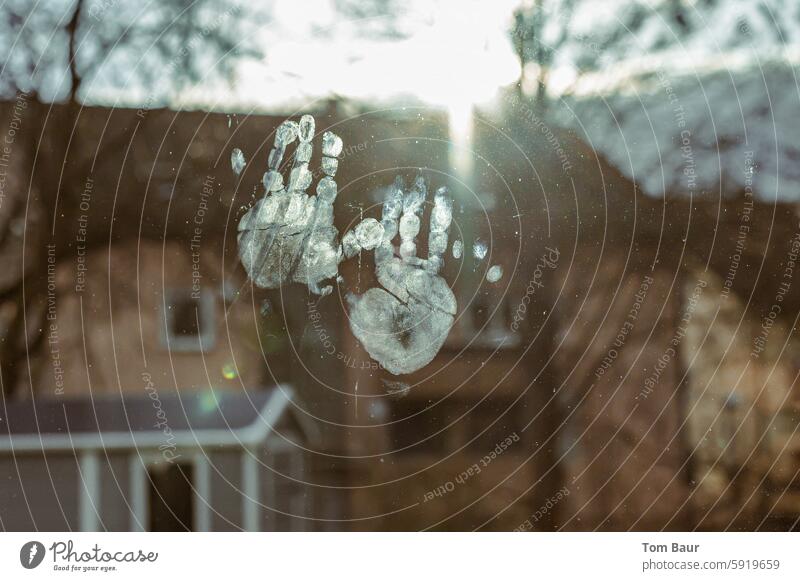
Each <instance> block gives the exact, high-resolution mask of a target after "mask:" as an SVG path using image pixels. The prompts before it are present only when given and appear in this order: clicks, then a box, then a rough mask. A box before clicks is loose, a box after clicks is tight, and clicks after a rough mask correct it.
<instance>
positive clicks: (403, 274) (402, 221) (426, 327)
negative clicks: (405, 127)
mask: <svg viewBox="0 0 800 581" xmlns="http://www.w3.org/2000/svg"><path fill="white" fill-rule="evenodd" d="M403 190H404V187H403V182H402V181H401V180H400V179H399V178H398V180H397V181H396V182H395V185H394V187H393V188H392V189H391V190H390V192H389V193H388V195H387V197H386V200H385V201H384V203H383V217H382V219H381V222H378V221H377V220H374V219H372V218H367V219H366V220H364V221H363V222H361V224H359V225H358V226H357V227H356V228H355V231H351V232H348V233H347V234H346V235H345V236H344V239H343V241H342V242H343V246H344V253H345V255H348V256H349V255H351V254H353V253H354V252H356V251H359V250H361V249H367V250H369V249H371V248H374V249H375V266H376V270H377V272H376V274H377V278H378V282H379V283H380V284H381V286H382V287H383V288H371V289H369V290H368V291H367V292H365V293H364V294H362V295H350V296H349V297H348V298H349V303H350V329H351V330H352V331H353V334H354V335H355V336H356V338H358V340H359V341H360V342H361V344H362V345H363V346H364V348H365V349H366V350H367V352H368V353H369V354H370V356H371V357H372V358H373V359H375V360H376V361H377V362H378V363H380V364H381V365H382V366H383V367H384V368H385V369H386V370H388V371H389V372H391V373H394V374H395V375H400V374H406V373H412V372H414V371H416V370H418V369H421V368H422V367H424V366H425V365H427V364H428V363H430V362H431V361H432V360H433V358H434V357H435V356H436V354H437V353H438V352H439V349H441V347H442V345H443V344H444V341H445V339H447V335H448V333H449V332H450V328H451V327H452V326H453V320H454V317H455V314H456V298H455V296H454V295H453V292H452V291H451V290H450V287H449V286H448V285H447V282H445V280H444V279H443V278H442V277H441V276H439V274H438V272H439V269H440V268H441V267H442V263H443V260H442V256H443V255H444V252H445V250H447V239H448V232H449V229H450V223H451V221H452V219H453V203H452V200H451V199H450V198H449V197H448V195H447V193H446V191H445V189H444V188H441V189H440V190H439V191H437V192H436V195H435V196H434V205H433V210H432V212H431V218H430V235H429V237H428V258H427V259H422V258H419V257H417V243H416V238H417V234H419V231H420V215H421V214H422V210H423V204H424V202H425V197H426V191H427V189H426V186H425V182H424V180H423V179H422V178H417V180H416V182H415V184H414V186H413V187H411V188H410V189H409V190H407V191H405V192H404V191H403ZM401 214H402V215H401ZM398 219H399V225H398ZM398 233H399V235H400V253H399V254H400V255H399V257H398V256H396V254H395V246H394V244H393V241H394V239H395V237H396V236H397V235H398Z"/></svg>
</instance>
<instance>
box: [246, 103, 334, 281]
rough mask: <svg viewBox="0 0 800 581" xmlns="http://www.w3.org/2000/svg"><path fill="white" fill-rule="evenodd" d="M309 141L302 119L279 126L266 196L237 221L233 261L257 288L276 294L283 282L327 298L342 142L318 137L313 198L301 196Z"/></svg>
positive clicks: (307, 175) (308, 125)
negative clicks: (284, 171)
mask: <svg viewBox="0 0 800 581" xmlns="http://www.w3.org/2000/svg"><path fill="white" fill-rule="evenodd" d="M313 138H314V118H313V117H312V116H311V115H303V117H302V118H301V119H300V123H296V122H294V121H284V122H283V123H282V124H281V125H280V127H278V130H277V131H276V132H275V144H274V146H273V148H272V151H271V152H270V154H269V159H268V161H267V164H268V169H267V172H266V173H265V174H264V180H263V181H264V188H265V189H266V195H265V196H264V197H263V198H262V199H260V200H259V201H258V202H256V203H255V205H253V207H252V208H250V210H249V211H248V212H247V213H246V214H245V215H244V216H242V219H241V220H240V221H239V258H240V259H241V261H242V264H243V265H244V267H245V270H246V271H247V274H248V276H249V277H250V278H251V279H252V280H253V282H254V283H255V284H256V285H258V286H260V287H263V288H278V287H279V286H281V285H282V284H283V283H285V282H290V281H295V282H300V283H303V284H307V285H308V288H309V289H310V290H311V291H312V292H314V293H316V294H323V295H325V294H329V293H330V292H331V291H332V290H333V288H332V287H331V286H330V285H327V286H325V287H320V283H322V282H323V281H325V280H327V279H331V278H335V277H336V275H337V272H338V265H339V262H340V261H341V252H340V247H339V243H338V240H337V238H338V232H337V231H336V227H335V226H334V225H333V202H334V200H335V199H336V194H337V186H336V181H335V180H334V179H333V176H335V175H336V170H337V168H338V163H339V162H338V160H337V159H336V158H338V157H339V155H340V154H341V152H342V140H341V139H340V138H339V137H338V136H337V135H335V134H333V133H330V132H325V133H324V134H323V135H322V155H323V157H322V172H323V173H324V174H325V177H323V178H322V179H321V180H320V181H319V183H318V184H317V195H316V196H309V195H307V194H306V190H307V189H308V187H309V186H310V185H311V181H312V179H313V176H312V174H311V171H309V169H308V162H309V161H310V160H311V154H312V144H311V141H312V139H313ZM296 140H299V143H298V145H297V149H296V151H295V155H294V164H293V167H292V169H291V171H290V172H289V183H288V185H287V186H286V187H284V180H283V176H282V175H281V173H280V165H281V162H282V161H283V157H284V155H285V153H286V148H287V146H289V145H291V144H292V143H294V141H296Z"/></svg>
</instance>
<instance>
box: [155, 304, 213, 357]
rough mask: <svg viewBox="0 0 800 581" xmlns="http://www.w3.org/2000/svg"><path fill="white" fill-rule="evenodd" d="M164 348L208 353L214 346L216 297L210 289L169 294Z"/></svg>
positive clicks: (163, 338) (165, 313)
mask: <svg viewBox="0 0 800 581" xmlns="http://www.w3.org/2000/svg"><path fill="white" fill-rule="evenodd" d="M164 306H165V309H166V310H165V312H164V317H163V318H162V322H163V324H164V332H163V336H162V346H163V347H165V348H167V349H170V350H173V351H208V350H209V349H211V348H212V347H213V346H214V331H215V329H214V326H215V325H214V296H213V295H212V294H211V293H210V292H209V291H208V290H206V289H201V290H200V291H198V292H192V291H191V290H189V289H171V290H169V291H168V292H167V295H166V300H165V305H164Z"/></svg>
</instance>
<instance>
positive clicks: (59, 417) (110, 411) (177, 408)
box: [0, 386, 308, 452]
mask: <svg viewBox="0 0 800 581" xmlns="http://www.w3.org/2000/svg"><path fill="white" fill-rule="evenodd" d="M292 397H293V394H292V390H291V389H290V388H288V387H286V386H277V387H274V388H271V389H266V390H259V391H244V392H227V391H220V390H216V391H209V390H206V391H201V392H186V393H182V394H163V395H161V394H158V392H157V391H155V390H154V391H152V392H150V396H148V395H141V396H135V397H132V396H122V397H108V396H101V397H92V396H87V397H78V398H57V399H56V398H52V397H48V398H38V399H30V400H25V401H15V402H7V403H5V404H4V405H0V452H2V451H19V452H23V451H38V450H50V449H87V448H111V449H114V448H117V449H118V448H131V447H158V446H162V445H164V444H173V445H175V446H190V447H197V446H204V445H215V446H225V445H234V446H247V445H257V444H260V443H263V442H264V441H266V440H267V439H268V438H269V437H270V436H273V435H275V436H277V437H280V436H279V435H278V433H277V432H276V431H275V429H274V428H275V427H276V426H277V424H278V422H279V421H280V420H281V419H282V418H283V416H284V415H285V414H287V413H294V411H293V409H294V408H293V406H290V405H289V404H290V403H291V399H292ZM298 415H299V414H298ZM297 419H298V423H299V424H300V425H301V428H302V429H303V430H304V432H305V431H306V426H305V425H304V422H303V421H302V419H301V418H299V417H298V418H297ZM304 435H308V434H304Z"/></svg>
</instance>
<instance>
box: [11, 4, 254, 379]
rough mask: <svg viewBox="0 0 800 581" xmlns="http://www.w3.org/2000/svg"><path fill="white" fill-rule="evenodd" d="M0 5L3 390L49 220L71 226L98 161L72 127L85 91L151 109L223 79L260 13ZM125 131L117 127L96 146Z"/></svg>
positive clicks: (23, 332)
mask: <svg viewBox="0 0 800 581" xmlns="http://www.w3.org/2000/svg"><path fill="white" fill-rule="evenodd" d="M0 10H2V12H0V51H2V53H3V54H4V58H3V60H2V63H0V66H1V67H2V69H0V70H1V71H2V74H0V79H1V80H0V93H1V94H2V95H3V96H4V97H5V98H6V99H7V101H8V107H7V109H8V110H7V111H6V112H5V113H6V115H5V117H6V118H7V119H6V122H5V123H4V125H3V129H5V128H7V127H11V125H9V124H10V123H16V126H17V129H16V130H15V131H14V133H15V140H14V147H13V151H11V152H10V153H9V158H10V159H9V160H7V161H8V162H9V169H8V173H9V177H8V179H6V180H5V182H4V190H3V194H4V196H5V198H4V199H2V202H0V256H2V257H3V258H5V260H4V263H5V264H6V265H9V266H7V267H5V272H4V273H3V275H2V276H0V382H1V383H2V389H3V391H4V393H6V394H10V393H11V392H12V391H13V390H14V387H15V386H16V385H17V384H18V382H19V377H20V374H21V372H22V371H23V370H24V369H25V361H26V360H27V359H28V357H29V356H30V354H31V353H32V352H33V351H34V350H36V349H37V348H38V347H39V346H40V345H41V343H42V340H43V338H44V334H45V332H46V322H47V321H46V313H47V310H46V308H45V301H44V300H43V297H45V296H46V285H47V278H46V277H45V276H44V273H45V270H46V269H45V265H47V263H48V258H49V257H48V243H49V242H52V241H53V240H51V239H52V238H54V237H55V233H56V220H58V221H59V222H60V223H62V224H71V223H74V221H75V218H76V216H75V212H76V210H77V206H78V204H71V203H68V201H69V200H75V199H76V197H77V196H78V195H79V194H80V192H81V191H82V189H83V187H84V183H85V181H86V178H87V177H88V176H89V175H90V173H91V170H92V166H93V163H94V161H95V155H94V154H93V153H92V152H94V150H95V148H96V147H97V144H96V143H91V140H92V139H94V138H93V137H91V136H86V135H83V133H82V130H81V127H82V126H81V124H80V123H79V120H80V115H81V110H82V108H83V107H84V106H85V105H87V104H90V102H91V101H89V100H90V99H92V92H93V90H96V89H97V88H98V87H101V88H102V87H107V88H109V87H110V88H112V89H114V88H116V89H125V90H128V91H131V92H134V93H135V94H137V95H139V96H140V103H139V104H140V106H142V107H143V108H150V107H154V106H163V105H169V104H170V103H172V102H174V98H175V96H176V95H178V94H179V93H180V92H181V91H182V90H184V89H187V88H189V87H192V86H194V85H197V84H198V83H200V82H201V80H202V81H203V82H206V83H209V82H226V83H228V82H231V81H232V80H233V78H234V71H235V65H236V63H237V62H238V61H240V60H241V59H244V58H260V57H261V56H262V55H261V52H260V50H259V46H258V44H257V43H256V39H257V36H256V35H255V34H254V32H255V31H256V28H257V27H259V26H261V25H263V24H264V23H265V22H266V15H265V14H262V13H258V12H256V11H255V9H253V8H252V7H251V6H250V4H249V3H244V2H242V3H235V2H223V1H221V0H150V1H149V2H146V3H144V4H142V3H131V2H122V1H120V0H63V1H58V0H56V1H54V2H48V3H31V2H26V1H25V0H10V1H9V2H7V3H6V4H5V5H4V7H3V8H2V9H0ZM94 99H95V102H96V100H97V97H95V98H94ZM2 118H3V115H0V119H2ZM45 124H46V125H47V127H45ZM20 125H22V127H21V128H20V127H19V126H20ZM54 127H55V130H54V129H53V128H54ZM45 128H47V131H46V132H45V131H44V130H45ZM9 130H10V129H9ZM127 138H128V135H127V134H126V133H125V132H122V133H119V134H118V137H117V139H118V140H120V141H119V142H117V143H115V142H113V141H112V142H108V141H107V142H104V143H103V144H102V147H103V150H104V151H107V152H109V151H115V150H118V149H120V148H121V147H124V145H125V141H126V140H127ZM85 152H87V153H85ZM34 160H35V162H34ZM34 163H35V166H34ZM55 199H60V200H62V202H60V203H59V208H58V212H56V211H55V208H54V207H50V206H53V204H54V200H55ZM61 248H63V246H62V247H60V249H61ZM23 264H25V266H26V268H24V269H23V268H22V265H23Z"/></svg>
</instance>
